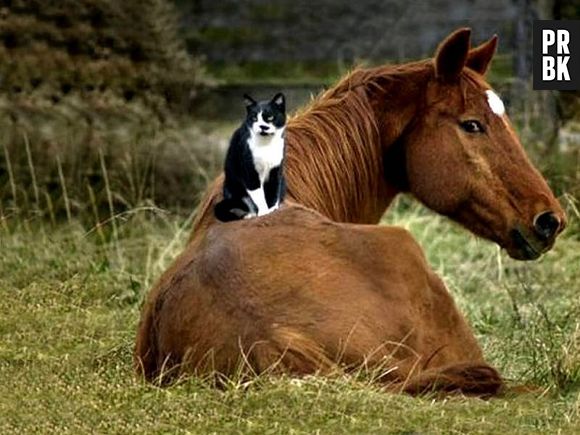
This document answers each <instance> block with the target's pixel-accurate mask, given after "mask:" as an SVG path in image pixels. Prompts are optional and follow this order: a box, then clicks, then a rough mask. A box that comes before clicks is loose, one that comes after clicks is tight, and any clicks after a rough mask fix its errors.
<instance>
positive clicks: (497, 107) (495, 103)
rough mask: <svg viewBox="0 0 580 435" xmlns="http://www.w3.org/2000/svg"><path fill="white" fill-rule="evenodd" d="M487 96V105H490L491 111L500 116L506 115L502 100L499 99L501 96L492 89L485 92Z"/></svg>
mask: <svg viewBox="0 0 580 435" xmlns="http://www.w3.org/2000/svg"><path fill="white" fill-rule="evenodd" d="M485 95H487V104H489V108H490V109H491V111H492V112H493V113H495V114H496V115H498V116H502V115H503V114H504V113H505V106H504V105H503V101H501V98H499V95H497V94H496V93H495V92H493V91H492V90H491V89H489V90H487V91H485Z"/></svg>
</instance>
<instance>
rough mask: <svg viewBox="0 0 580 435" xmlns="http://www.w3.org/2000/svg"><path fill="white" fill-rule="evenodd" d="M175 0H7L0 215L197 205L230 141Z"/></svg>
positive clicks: (1, 33)
mask: <svg viewBox="0 0 580 435" xmlns="http://www.w3.org/2000/svg"><path fill="white" fill-rule="evenodd" d="M177 22H178V17H177V15H176V12H175V11H174V8H173V4H172V3H171V2H169V1H168V0H143V1H136V0H127V1H123V2H118V1H115V0H59V1H45V0H1V1H0V131H1V132H2V136H1V137H0V214H2V215H3V216H4V217H6V216H12V217H22V216H28V215H30V213H32V214H40V215H42V216H43V217H50V218H51V219H55V220H56V219H58V218H59V217H61V216H68V217H69V218H70V216H71V215H77V214H79V215H82V216H89V217H90V219H91V220H92V219H93V218H94V217H96V218H97V219H101V217H103V216H101V215H102V214H103V213H104V212H106V215H104V218H107V217H110V216H111V215H112V214H114V213H117V212H120V211H123V210H127V209H130V208H132V207H138V206H140V205H143V204H147V203H151V202H154V203H155V204H159V205H161V206H171V207H173V208H175V207H181V206H183V207H186V208H187V209H188V210H190V209H191V208H192V206H193V204H194V203H195V196H196V193H197V192H198V191H200V190H202V189H204V188H205V186H206V182H207V180H208V179H210V178H211V177H212V176H213V175H214V173H215V168H216V162H218V161H219V160H220V158H221V157H220V158H218V157H216V156H217V155H220V153H221V149H220V147H219V146H218V144H216V143H212V142H211V141H209V140H207V137H206V136H205V135H204V134H203V133H202V132H201V131H200V129H199V128H195V127H193V126H192V125H191V120H189V119H188V117H187V116H186V114H185V112H186V111H187V109H188V105H189V104H190V101H191V99H192V96H193V95H194V94H195V93H196V92H197V90H198V89H199V88H200V87H202V86H204V85H205V84H206V83H207V80H206V78H205V77H204V74H203V71H202V68H201V64H200V62H199V61H198V60H196V59H194V58H192V57H191V55H190V54H189V53H187V51H186V50H185V48H184V45H183V42H182V40H181V38H180V36H179V35H178V31H177Z"/></svg>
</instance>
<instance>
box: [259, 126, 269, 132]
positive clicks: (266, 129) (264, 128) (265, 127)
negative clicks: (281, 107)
mask: <svg viewBox="0 0 580 435" xmlns="http://www.w3.org/2000/svg"><path fill="white" fill-rule="evenodd" d="M269 128H270V127H268V126H267V125H260V129H261V130H262V131H268V130H269Z"/></svg>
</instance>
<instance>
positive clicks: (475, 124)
mask: <svg viewBox="0 0 580 435" xmlns="http://www.w3.org/2000/svg"><path fill="white" fill-rule="evenodd" d="M460 125H461V128H462V129H463V130H465V131H466V132H468V133H483V126H482V125H481V123H480V122H479V121H476V120H475V119H470V120H469V121H463V122H462V123H461V124H460Z"/></svg>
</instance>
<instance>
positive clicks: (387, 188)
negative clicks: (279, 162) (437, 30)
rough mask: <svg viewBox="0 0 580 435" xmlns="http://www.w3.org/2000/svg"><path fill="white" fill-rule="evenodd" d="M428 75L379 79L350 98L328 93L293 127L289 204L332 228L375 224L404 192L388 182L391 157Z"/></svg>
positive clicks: (287, 168) (351, 92)
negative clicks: (319, 216)
mask: <svg viewBox="0 0 580 435" xmlns="http://www.w3.org/2000/svg"><path fill="white" fill-rule="evenodd" d="M424 75H425V74H424V71H414V72H409V73H408V76H405V74H404V72H399V71H396V72H395V73H394V74H393V75H392V76H390V75H389V76H386V77H376V76H373V80H372V81H370V79H369V81H368V82H361V83H360V84H359V85H357V86H356V87H354V88H352V89H349V90H346V91H345V92H346V93H348V94H349V95H346V94H344V93H343V94H344V95H332V91H330V95H325V96H323V97H322V98H321V99H320V100H318V101H317V102H315V103H314V104H313V106H312V107H311V108H310V109H309V110H307V111H306V112H305V113H303V114H302V115H299V116H297V117H296V118H294V119H293V120H291V121H290V123H289V125H288V128H287V136H286V143H287V146H286V150H287V151H286V152H287V155H286V163H285V173H286V179H287V185H288V194H289V196H290V197H291V198H292V199H293V200H295V201H296V202H298V203H300V204H303V205H305V206H307V207H309V208H313V209H315V210H317V211H318V212H320V213H322V214H323V215H325V216H327V217H329V218H330V219H332V220H334V221H339V222H356V223H377V222H378V221H379V220H380V218H381V216H382V215H383V213H384V211H385V210H386V208H387V207H388V206H389V204H390V203H391V201H392V200H393V198H394V197H395V196H396V195H397V193H398V192H399V190H398V189H397V188H396V187H395V185H394V184H393V183H390V182H389V181H388V179H389V177H388V174H387V176H385V166H386V165H385V162H384V156H385V152H386V151H388V150H389V147H390V146H391V145H392V144H394V143H395V142H396V141H397V140H398V139H399V138H400V137H401V135H402V134H403V132H404V130H405V128H406V127H407V126H408V125H409V123H410V122H411V120H412V119H413V117H414V116H415V113H416V110H417V106H418V104H419V102H420V101H422V95H421V93H423V92H424V87H423V86H422V85H421V83H423V82H424V81H425V80H423V76H424ZM333 98H334V100H333ZM369 111H370V112H371V113H368V112H369ZM353 121H354V122H353ZM345 125H346V127H345ZM389 163H390V165H389V166H392V164H393V162H389ZM395 164H397V162H395ZM400 164H401V165H404V161H403V159H401V162H400Z"/></svg>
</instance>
